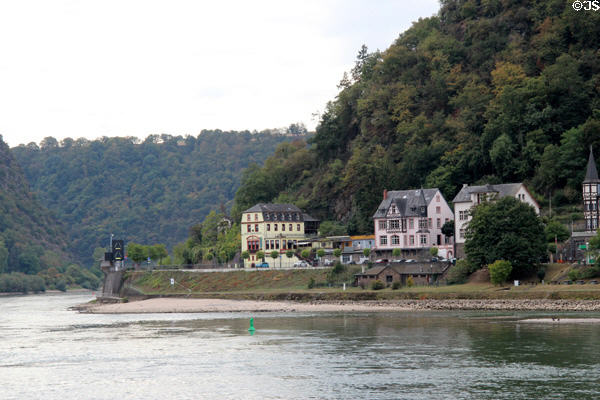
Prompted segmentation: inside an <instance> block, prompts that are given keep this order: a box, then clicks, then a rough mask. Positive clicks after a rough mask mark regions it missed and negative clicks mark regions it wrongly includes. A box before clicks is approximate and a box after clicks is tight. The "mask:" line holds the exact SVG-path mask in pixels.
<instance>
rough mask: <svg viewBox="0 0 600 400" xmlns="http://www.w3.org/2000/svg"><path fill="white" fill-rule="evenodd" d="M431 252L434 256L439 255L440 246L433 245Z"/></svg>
mask: <svg viewBox="0 0 600 400" xmlns="http://www.w3.org/2000/svg"><path fill="white" fill-rule="evenodd" d="M429 254H431V256H432V257H437V255H438V248H437V247H432V248H430V249H429Z"/></svg>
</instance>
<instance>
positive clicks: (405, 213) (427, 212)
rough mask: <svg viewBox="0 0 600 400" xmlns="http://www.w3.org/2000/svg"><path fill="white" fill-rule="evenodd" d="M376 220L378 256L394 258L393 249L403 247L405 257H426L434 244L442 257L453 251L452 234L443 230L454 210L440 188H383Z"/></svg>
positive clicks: (401, 248)
mask: <svg viewBox="0 0 600 400" xmlns="http://www.w3.org/2000/svg"><path fill="white" fill-rule="evenodd" d="M373 220H374V222H375V247H374V251H375V254H376V255H377V256H378V257H384V258H388V259H391V257H392V252H393V250H394V249H400V250H401V251H402V256H401V257H402V258H420V259H426V258H428V257H430V255H429V249H430V248H432V247H437V248H438V256H439V257H444V258H451V257H453V255H454V252H453V244H452V237H451V236H445V235H444V234H443V233H442V226H443V225H444V223H446V222H448V221H451V220H454V213H453V212H452V209H451V208H450V207H449V206H448V203H447V202H446V200H445V199H444V196H443V195H442V193H441V192H440V191H439V190H438V189H414V190H395V191H389V192H388V191H387V190H384V192H383V201H382V202H381V204H380V205H379V208H378V209H377V212H376V213H375V215H373Z"/></svg>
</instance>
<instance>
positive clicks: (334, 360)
mask: <svg viewBox="0 0 600 400" xmlns="http://www.w3.org/2000/svg"><path fill="white" fill-rule="evenodd" d="M91 299H92V295H91V293H69V294H41V295H28V296H8V297H0V399H3V400H6V399H19V400H21V399H50V400H53V399H61V400H64V399H111V400H112V399H594V398H598V397H600V378H599V376H598V371H600V325H598V324H531V323H522V322H519V321H520V320H521V319H523V318H531V317H544V316H549V315H560V316H561V318H563V319H564V318H569V317H575V316H576V317H579V318H581V317H595V318H598V317H599V314H598V313H587V314H584V313H561V314H548V313H539V312H538V313H533V312H527V313H500V312H495V313H492V312H466V311H457V312H397V313H373V314H367V313H327V314H300V313H298V314H296V313H261V314H257V315H250V314H247V313H243V314H240V313H220V314H217V313H206V314H143V315H142V314H140V315H134V314H129V315H98V314H79V313H77V312H75V311H70V310H69V309H68V308H69V307H70V306H73V305H76V304H79V303H83V302H86V301H89V300H91ZM250 317H254V318H255V327H256V332H255V334H254V335H250V334H249V332H248V323H249V318H250Z"/></svg>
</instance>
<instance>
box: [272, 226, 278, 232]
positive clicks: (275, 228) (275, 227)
mask: <svg viewBox="0 0 600 400" xmlns="http://www.w3.org/2000/svg"><path fill="white" fill-rule="evenodd" d="M273 228H274V230H275V232H277V224H273Z"/></svg>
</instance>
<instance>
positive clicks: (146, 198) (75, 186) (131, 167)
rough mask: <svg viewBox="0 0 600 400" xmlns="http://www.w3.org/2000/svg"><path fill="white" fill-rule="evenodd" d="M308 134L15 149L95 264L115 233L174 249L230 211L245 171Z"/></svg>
mask: <svg viewBox="0 0 600 400" xmlns="http://www.w3.org/2000/svg"><path fill="white" fill-rule="evenodd" d="M298 138H300V139H303V138H305V136H301V135H282V134H276V133H270V132H262V133H250V132H222V131H203V132H202V133H201V134H200V135H198V136H197V137H193V136H186V137H182V136H170V135H160V136H159V135H151V136H148V137H147V138H146V139H145V140H139V139H137V138H134V137H126V138H119V137H114V138H107V137H104V138H101V139H97V140H92V141H90V140H86V139H77V140H73V139H65V140H63V141H61V142H60V143H59V142H58V141H57V140H56V139H54V138H51V137H48V138H46V139H44V140H43V141H42V142H41V143H40V145H39V146H38V145H36V144H34V143H31V144H28V145H21V146H18V147H16V148H14V149H12V150H13V153H14V154H15V156H16V158H17V160H18V162H19V163H20V164H21V165H22V167H23V170H24V171H25V175H26V176H27V179H28V180H29V182H30V184H31V186H32V189H33V190H34V191H35V193H36V194H37V195H38V196H39V199H40V202H41V203H43V204H44V205H45V206H46V207H47V208H49V209H50V210H52V211H53V212H54V213H55V214H56V216H57V217H58V218H59V219H60V221H61V222H62V223H63V224H64V226H65V228H66V229H67V232H68V235H69V238H70V241H71V243H72V246H71V247H72V248H73V250H74V252H75V256H76V257H77V258H78V259H79V260H80V261H86V262H90V261H91V255H92V253H93V251H94V249H95V248H96V247H103V246H107V245H108V238H109V235H110V233H114V234H115V237H118V238H123V239H125V240H126V241H127V242H132V241H133V242H137V243H145V244H154V243H164V244H166V245H167V246H169V247H171V246H172V245H174V244H176V243H178V242H181V241H183V240H184V239H185V238H186V237H187V234H188V230H189V228H190V227H191V226H192V225H194V224H197V223H200V222H202V220H203V219H204V217H205V216H206V215H207V214H208V213H209V212H210V211H211V210H217V211H218V210H219V209H221V208H227V207H228V206H230V204H229V203H230V202H231V200H232V199H233V196H234V194H235V192H236V190H237V188H238V186H239V183H240V177H241V173H242V171H243V170H244V169H245V168H247V167H248V166H249V165H251V164H253V163H255V164H256V165H262V164H263V162H264V160H265V158H266V157H267V156H268V155H270V154H272V153H273V151H274V150H275V147H276V146H277V145H278V144H279V143H282V142H286V141H292V140H298Z"/></svg>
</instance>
